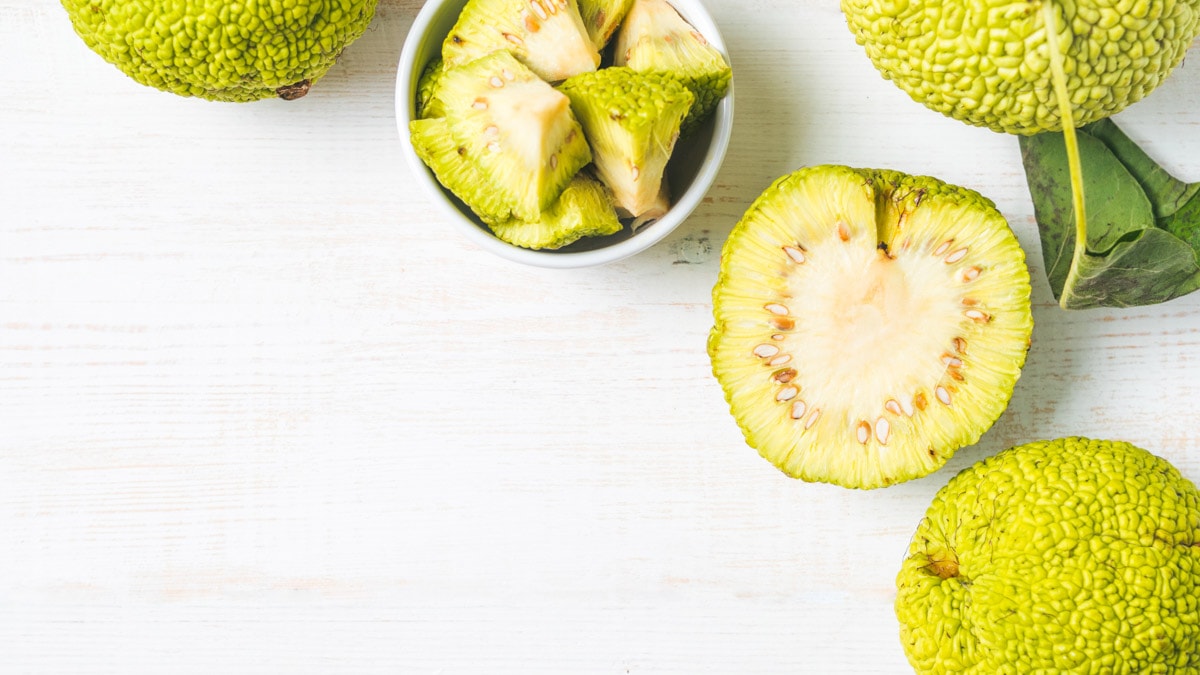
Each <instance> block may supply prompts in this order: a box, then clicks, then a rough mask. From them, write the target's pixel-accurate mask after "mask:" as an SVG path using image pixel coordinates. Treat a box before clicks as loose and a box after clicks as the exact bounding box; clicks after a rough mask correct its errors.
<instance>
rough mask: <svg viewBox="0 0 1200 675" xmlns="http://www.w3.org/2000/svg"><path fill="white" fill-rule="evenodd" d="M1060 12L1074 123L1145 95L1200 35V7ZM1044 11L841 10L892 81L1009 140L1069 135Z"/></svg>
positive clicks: (901, 1)
mask: <svg viewBox="0 0 1200 675" xmlns="http://www.w3.org/2000/svg"><path fill="white" fill-rule="evenodd" d="M1045 1H1047V2H1053V3H1054V12H1055V15H1056V17H1057V21H1056V25H1057V26H1058V28H1059V30H1058V31H1057V34H1058V35H1059V43H1060V48H1061V49H1063V50H1065V54H1064V56H1065V63H1064V66H1065V68H1064V69H1065V71H1066V76H1067V80H1068V84H1067V88H1068V91H1069V92H1070V98H1071V104H1072V106H1071V107H1072V111H1073V117H1074V122H1075V125H1076V126H1083V125H1085V124H1088V123H1090V122H1094V121H1096V120H1099V119H1101V118H1104V117H1108V116H1110V115H1113V114H1115V113H1117V112H1119V111H1121V110H1122V109H1124V108H1125V107H1126V106H1128V105H1130V104H1132V103H1135V102H1136V101H1138V100H1140V99H1142V98H1143V97H1145V96H1146V95H1147V94H1149V93H1150V92H1151V91H1152V90H1153V89H1154V88H1155V87H1157V86H1158V85H1159V84H1160V83H1161V82H1162V81H1163V79H1164V78H1166V76H1167V75H1168V74H1169V73H1170V72H1171V70H1172V69H1174V68H1175V66H1177V65H1178V64H1179V62H1180V61H1181V60H1182V59H1183V55H1184V52H1186V51H1187V48H1188V46H1189V45H1190V44H1191V43H1192V40H1193V39H1194V38H1195V37H1196V36H1197V34H1198V33H1200V0H1176V1H1175V2H1152V1H1151V0H1115V1H1113V0H1109V1H1103V0H1079V1H1078V2H1072V3H1066V2H1062V1H1061V0H1045ZM1041 7H1042V2H1040V1H1034V2H1021V1H1018V2H1011V1H1009V0H842V11H843V12H844V13H845V15H846V22H847V24H848V25H849V27H850V30H851V32H852V33H853V34H854V37H855V40H856V41H857V42H858V43H859V44H860V45H862V46H864V47H865V48H866V51H867V56H869V57H870V59H871V61H872V62H873V63H874V64H875V67H876V68H877V69H879V72H880V73H881V74H882V75H883V77H884V78H886V79H889V80H892V81H893V82H895V83H896V85H897V86H899V87H900V88H901V89H903V90H904V91H905V92H907V93H908V94H909V95H910V96H911V97H912V98H913V99H914V100H916V101H918V102H920V103H923V104H924V105H926V106H928V107H929V108H932V109H933V110H936V111H938V112H940V113H943V114H945V115H948V116H950V117H953V118H955V119H958V120H961V121H963V122H967V123H969V124H974V125H977V126H984V127H988V128H990V129H993V130H995V131H999V132H1005V133H1011V134H1024V135H1027V134H1035V133H1039V132H1043V131H1058V130H1060V129H1061V128H1062V121H1061V116H1060V113H1059V107H1058V102H1057V100H1056V99H1055V95H1054V87H1053V86H1052V84H1051V77H1050V56H1049V51H1048V48H1047V45H1046V37H1045V36H1046V32H1045V23H1044V21H1043V19H1042V14H1041Z"/></svg>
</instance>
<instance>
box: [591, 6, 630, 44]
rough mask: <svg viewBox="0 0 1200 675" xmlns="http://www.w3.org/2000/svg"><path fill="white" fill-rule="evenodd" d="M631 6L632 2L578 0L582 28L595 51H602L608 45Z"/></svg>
mask: <svg viewBox="0 0 1200 675" xmlns="http://www.w3.org/2000/svg"><path fill="white" fill-rule="evenodd" d="M631 5H633V0H579V14H580V15H581V16H582V17H583V27H584V28H586V29H587V33H588V38H589V39H590V40H591V41H592V44H594V45H596V49H604V46H605V45H607V44H608V41H609V39H610V38H611V37H612V36H613V33H614V32H615V31H616V30H617V26H620V25H621V21H622V20H623V19H624V18H625V13H626V12H628V11H629V7H630V6H631Z"/></svg>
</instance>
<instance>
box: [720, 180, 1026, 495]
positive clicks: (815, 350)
mask: <svg viewBox="0 0 1200 675" xmlns="http://www.w3.org/2000/svg"><path fill="white" fill-rule="evenodd" d="M721 260H722V261H721V272H720V276H719V278H718V281H717V284H716V286H715V288H714V289H713V316H714V322H715V325H714V327H713V329H712V332H711V334H710V336H709V343H708V351H709V355H710V357H711V358H712V364H713V373H714V375H715V376H716V378H717V380H718V381H719V382H720V383H721V386H722V388H723V389H724V392H725V396H726V399H727V400H728V402H729V405H730V409H731V412H732V413H733V416H734V417H735V419H736V420H737V422H738V424H739V425H740V426H741V428H742V431H743V433H744V434H745V436H746V440H747V443H749V445H751V446H752V447H754V448H756V449H757V450H758V451H759V453H760V454H762V456H763V457H765V458H766V459H768V460H770V461H771V462H772V463H773V464H775V465H776V466H777V467H779V468H780V469H781V470H782V471H784V472H785V473H787V474H788V475H790V476H793V477H796V478H800V479H803V480H806V481H818V482H826V483H835V484H837V485H842V486H845V487H852V488H876V487H882V486H887V485H892V484H895V483H899V482H902V481H906V480H910V479H913V478H918V477H920V476H924V475H926V474H929V473H930V472H932V471H934V470H936V469H937V468H939V467H941V466H942V465H943V464H945V462H946V460H948V459H949V458H950V457H951V456H952V455H953V454H954V452H955V451H956V450H957V449H958V448H960V447H963V446H966V445H970V444H972V443H974V442H975V441H977V440H978V439H979V437H980V436H981V435H982V434H983V432H984V431H986V430H987V429H988V428H989V427H991V425H992V424H993V423H994V422H995V420H996V419H997V418H998V417H999V416H1000V414H1001V413H1002V412H1003V411H1004V409H1005V407H1006V406H1007V405H1008V400H1009V398H1010V397H1011V395H1012V390H1013V387H1014V385H1015V384H1016V381H1017V378H1018V377H1019V376H1020V372H1021V367H1022V366H1023V365H1024V362H1025V354H1026V351H1027V349H1028V347H1029V338H1030V333H1031V331H1032V328H1033V318H1032V315H1031V312H1030V299H1029V298H1030V284H1029V271H1028V269H1027V268H1026V266H1025V255H1024V252H1023V251H1022V250H1021V247H1020V245H1019V243H1018V242H1017V239H1016V237H1015V236H1014V235H1013V233H1012V231H1011V230H1010V229H1009V227H1008V224H1007V223H1006V222H1005V220H1004V217H1003V216H1002V215H1001V214H1000V212H999V211H997V210H996V208H995V206H994V205H993V204H992V202H990V201H989V200H987V199H986V198H984V197H983V196H981V195H979V194H978V193H976V192H974V191H971V190H967V189H965V188H960V187H955V186H952V185H948V184H946V183H943V182H941V181H939V180H937V179H934V178H929V177H914V176H907V175H905V174H901V173H898V172H894V171H876V170H860V169H851V168H848V167H840V166H818V167H810V168H806V169H802V170H800V171H797V172H795V173H793V174H790V175H788V176H784V177H783V178H781V179H779V180H778V181H776V182H775V183H774V184H773V185H772V186H771V187H770V188H768V189H767V190H766V191H765V192H764V193H763V194H762V195H761V196H760V197H759V198H758V199H757V200H756V201H755V202H754V204H753V205H752V206H751V207H750V209H749V210H748V211H747V212H746V214H745V215H744V216H743V218H742V220H741V221H740V222H739V223H738V225H737V226H736V227H735V228H734V230H733V232H732V233H731V234H730V236H729V239H728V240H727V242H726V243H725V247H724V251H723V254H722V259H721Z"/></svg>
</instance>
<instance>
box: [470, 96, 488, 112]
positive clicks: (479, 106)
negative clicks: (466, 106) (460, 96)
mask: <svg viewBox="0 0 1200 675" xmlns="http://www.w3.org/2000/svg"><path fill="white" fill-rule="evenodd" d="M471 107H472V108H474V109H476V110H487V107H488V104H487V99H486V98H477V99H475V102H474V103H472V104H471Z"/></svg>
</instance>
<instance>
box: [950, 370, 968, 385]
mask: <svg viewBox="0 0 1200 675" xmlns="http://www.w3.org/2000/svg"><path fill="white" fill-rule="evenodd" d="M946 373H947V374H949V375H950V377H951V378H953V379H954V380H957V381H958V382H966V381H967V378H966V377H964V376H963V374H962V371H961V370H959V369H958V368H947V369H946Z"/></svg>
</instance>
